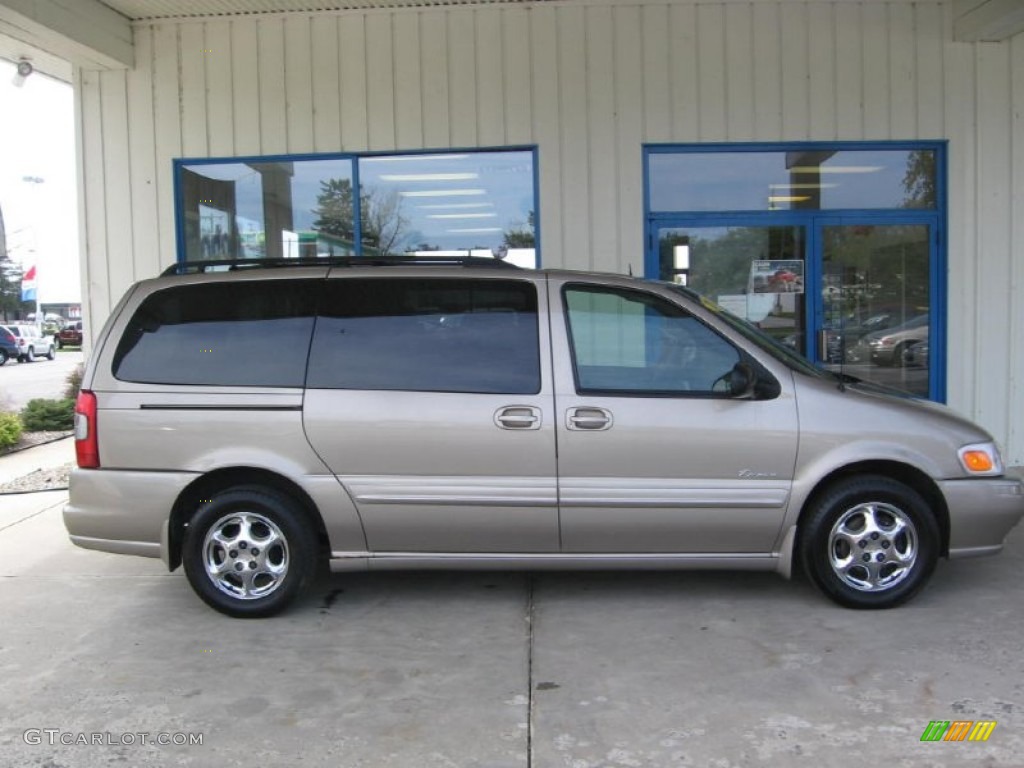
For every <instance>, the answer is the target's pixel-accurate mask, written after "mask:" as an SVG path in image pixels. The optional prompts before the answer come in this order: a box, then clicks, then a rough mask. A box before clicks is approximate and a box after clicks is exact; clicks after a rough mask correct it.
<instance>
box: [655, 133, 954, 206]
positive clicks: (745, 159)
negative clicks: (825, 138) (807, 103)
mask: <svg viewBox="0 0 1024 768" xmlns="http://www.w3.org/2000/svg"><path fill="white" fill-rule="evenodd" d="M935 155H936V153H935V151H934V150H931V149H909V150H904V149H863V150H861V149H857V150H846V149H837V150H829V149H808V150H799V149H796V150H790V151H750V152H737V151H733V152H703V151H698V152H665V153H661V152H652V153H651V154H649V155H648V158H649V167H648V170H649V184H650V187H649V190H650V209H651V211H654V212H658V211H793V210H837V209H858V210H864V209H870V210H876V209H915V210H921V209H923V210H935V209H936V207H937V199H936V183H935V181H936V167H935V160H936V157H935Z"/></svg>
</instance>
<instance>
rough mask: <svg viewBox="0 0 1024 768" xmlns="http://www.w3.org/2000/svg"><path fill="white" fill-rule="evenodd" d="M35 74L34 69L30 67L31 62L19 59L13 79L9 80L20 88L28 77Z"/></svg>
mask: <svg viewBox="0 0 1024 768" xmlns="http://www.w3.org/2000/svg"><path fill="white" fill-rule="evenodd" d="M33 72H35V67H33V66H32V62H31V61H29V60H28V59H21V60H20V61H19V62H18V69H17V71H16V72H15V74H14V78H13V79H12V80H11V82H12V83H14V85H15V86H16V87H18V88H21V86H23V85H24V84H25V81H26V80H27V79H28V76H29V75H31V74H32V73H33Z"/></svg>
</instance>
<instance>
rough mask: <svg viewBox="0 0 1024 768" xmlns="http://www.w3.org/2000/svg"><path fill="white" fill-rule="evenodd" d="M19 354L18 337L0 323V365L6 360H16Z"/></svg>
mask: <svg viewBox="0 0 1024 768" xmlns="http://www.w3.org/2000/svg"><path fill="white" fill-rule="evenodd" d="M20 356H21V353H20V352H19V351H18V337H17V336H15V335H14V334H13V333H11V332H10V331H9V330H7V329H6V328H4V327H3V326H2V325H0V365H3V364H4V363H6V362H7V361H8V360H17V359H18V358H19V357H20Z"/></svg>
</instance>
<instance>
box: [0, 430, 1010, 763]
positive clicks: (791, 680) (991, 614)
mask: <svg viewBox="0 0 1024 768" xmlns="http://www.w3.org/2000/svg"><path fill="white" fill-rule="evenodd" d="M66 442H68V443H70V441H66ZM31 450H33V451H42V449H31ZM51 450H54V452H55V453H56V454H57V457H58V458H59V457H60V455H61V451H60V450H59V449H51ZM10 458H11V457H6V458H5V459H0V468H2V467H4V465H5V462H7V461H8V460H9V459H10ZM39 461H41V459H39V460H34V461H33V462H29V463H38V462H39ZM65 499H66V493H64V492H48V493H39V494H31V495H23V496H7V497H0V767H2V768H6V766H22V765H50V766H54V767H55V768H57V767H65V766H66V767H70V766H75V768H79V767H81V768H93V767H94V766H101V765H102V766H106V765H109V764H110V763H111V762H115V761H116V762H121V763H124V764H126V765H161V766H162V765H172V764H173V765H180V766H214V765H218V766H252V765H268V766H276V765H293V764H294V765H304V766H332V768H333V767H334V766H341V767H342V768H348V767H349V766H351V767H353V768H354V767H356V766H367V767H371V766H372V767H373V768H377V767H378V766H382V767H384V768H389V767H405V766H408V767H409V768H434V767H435V766H436V767H439V768H440V767H446V768H447V767H456V766H457V767H458V768H463V767H464V766H476V767H479V768H513V767H514V766H529V767H530V768H534V767H537V768H540V767H543V768H618V767H620V766H622V767H626V768H634V767H638V766H643V767H647V766H649V767H651V768H661V767H662V766H711V767H712V768H740V767H741V766H742V767H746V766H785V767H787V768H788V767H789V766H808V768H810V767H812V766H813V767H814V768H818V767H819V766H821V767H826V768H827V767H829V766H836V767H837V768H838V767H840V766H842V767H844V768H845V766H849V765H852V764H858V765H861V764H870V765H886V766H928V768H947V767H952V766H975V765H985V766H997V767H1002V766H1005V767H1006V768H1010V767H1011V766H1012V767H1014V768H1019V766H1020V765H1021V764H1022V759H1021V755H1024V654H1022V653H1021V651H1022V649H1024V646H1022V641H1021V638H1022V637H1024V590H1021V588H1020V574H1021V572H1022V566H1024V529H1020V528H1018V529H1017V530H1016V531H1014V533H1013V534H1012V535H1011V537H1010V540H1009V543H1008V546H1007V550H1006V551H1005V552H1004V553H1003V554H1002V555H1000V556H997V557H994V558H982V559H978V560H974V561H956V562H951V563H950V562H942V563H940V565H939V568H938V570H937V572H936V575H935V577H934V579H933V581H932V583H931V584H930V585H929V587H928V588H927V589H926V590H925V591H924V592H923V593H922V594H921V595H919V596H918V597H917V598H916V599H915V600H914V601H913V602H911V603H910V604H909V605H906V606H904V607H902V608H898V609H895V610H891V611H884V612H861V611H849V610H844V609H841V608H838V607H836V606H834V605H832V604H831V603H829V602H828V601H826V600H825V599H824V598H823V597H821V596H820V595H819V594H818V593H817V592H816V591H815V590H814V589H813V588H812V587H810V586H809V585H808V584H807V583H805V582H802V581H796V582H786V581H784V580H782V579H781V578H779V577H776V576H772V575H766V574H742V573H737V574H727V573H709V574H701V573H613V572H606V573H593V574H591V573H567V574H558V573H547V574H534V575H529V574H511V573H497V574H490V573H453V574H448V573H381V574H338V575H334V576H331V577H328V578H325V579H324V580H322V581H321V582H319V583H317V584H316V585H315V586H314V588H313V589H312V590H310V591H309V593H308V594H307V595H306V597H305V598H304V599H303V600H301V601H300V602H299V604H298V605H297V606H296V607H295V608H294V609H293V610H291V611H289V612H288V613H287V614H285V615H284V616H281V617H278V618H276V619H269V620H263V621H240V620H232V619H228V618H225V617H223V616H221V615H219V614H217V613H215V612H213V611H211V610H210V609H208V608H207V607H206V606H205V605H204V604H203V603H201V602H200V601H199V599H198V598H196V597H195V596H194V595H193V594H192V592H191V590H190V588H189V587H188V584H187V582H186V580H185V578H184V576H183V574H182V573H181V572H180V571H179V572H176V573H174V574H169V573H167V572H166V571H165V570H164V568H163V565H162V564H161V563H160V562H159V561H157V560H147V559H142V558H131V557H122V556H117V555H108V554H103V553H98V552H90V551H86V550H82V549H78V548H76V547H73V546H72V545H71V544H70V543H69V542H68V540H67V536H66V533H65V531H64V528H63V524H62V520H61V514H60V512H61V507H62V505H63V503H64V501H65ZM932 720H951V721H952V720H994V721H996V722H997V723H998V724H997V726H996V728H995V730H994V731H993V733H992V736H991V737H990V739H989V740H988V741H987V742H985V743H970V742H964V743H952V742H939V743H922V742H921V741H920V737H921V735H922V733H923V731H924V730H925V727H926V726H927V725H928V723H929V722H930V721H932ZM160 733H164V734H168V735H173V736H175V737H177V736H178V735H179V734H184V735H185V737H186V738H187V737H194V735H196V734H198V735H199V736H201V738H202V744H192V745H187V744H185V745H174V744H171V745H155V744H152V743H149V742H150V741H151V740H152V739H155V738H156V734H160ZM141 734H145V739H146V742H147V743H145V744H144V743H142V739H143V738H144V737H143V736H142V735H141ZM83 738H84V740H85V742H86V743H84V744H83V743H81V741H82V740H83ZM97 738H98V739H99V740H100V741H101V742H102V743H99V744H97V743H91V742H92V741H93V740H95V739H97ZM62 740H63V741H71V742H72V743H70V744H65V743H62ZM74 742H79V743H74Z"/></svg>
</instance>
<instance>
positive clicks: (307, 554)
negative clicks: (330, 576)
mask: <svg viewBox="0 0 1024 768" xmlns="http://www.w3.org/2000/svg"><path fill="white" fill-rule="evenodd" d="M243 516H244V518H243ZM243 521H244V522H243ZM218 533H219V539H215V538H214V536H215V534H218ZM271 539H273V541H272V542H271V541H270V540H271ZM221 542H230V544H227V543H221ZM254 544H255V545H256V546H255V547H253V545H254ZM263 544H267V546H266V547H265V548H264V547H263V546H261V545H263ZM231 545H234V546H231ZM229 546H231V548H230V549H229V548H228V547H229ZM254 549H255V550H256V554H255V555H254V554H252V552H253V551H254ZM316 556H317V548H316V539H315V537H314V535H313V531H312V528H311V526H310V525H309V522H308V521H307V519H306V518H305V516H304V515H303V514H302V512H301V510H300V509H299V508H298V506H297V505H296V503H295V502H294V501H292V500H291V499H290V498H288V497H287V496H285V495H284V494H281V493H279V492H278V491H275V490H273V489H271V488H252V487H244V488H231V489H228V490H225V491H223V492H221V493H218V494H217V495H215V496H214V497H213V499H212V500H211V501H210V502H209V503H207V504H204V505H203V506H201V507H200V508H199V510H198V511H197V512H196V513H195V515H194V516H193V517H192V520H191V521H190V523H189V525H188V527H187V529H186V531H185V539H184V542H183V544H182V565H184V567H185V575H186V576H187V577H188V581H189V584H191V585H192V589H194V590H195V592H196V594H198V595H199V597H201V598H202V599H203V601H205V602H206V604H207V605H209V606H210V607H212V608H214V609H216V610H218V611H220V612H221V613H224V614H227V615H228V616H235V617H238V618H261V617H265V616H272V615H274V614H276V613H278V612H280V611H282V610H284V609H285V608H286V607H287V606H288V604H289V603H291V602H292V600H294V599H295V597H296V595H298V593H299V591H300V590H301V589H302V587H303V585H305V584H306V583H307V582H308V581H309V580H310V579H311V577H312V575H313V573H314V570H315V566H316ZM207 563H209V566H210V570H208V569H207ZM218 566H222V567H223V570H220V571H219V572H211V571H214V570H215V569H217V568H218ZM250 573H251V574H252V576H250V577H249V578H248V580H245V579H244V578H243V577H244V576H248V575H249V574H250Z"/></svg>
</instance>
